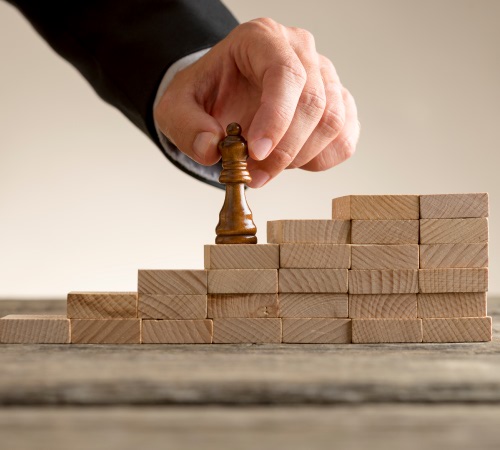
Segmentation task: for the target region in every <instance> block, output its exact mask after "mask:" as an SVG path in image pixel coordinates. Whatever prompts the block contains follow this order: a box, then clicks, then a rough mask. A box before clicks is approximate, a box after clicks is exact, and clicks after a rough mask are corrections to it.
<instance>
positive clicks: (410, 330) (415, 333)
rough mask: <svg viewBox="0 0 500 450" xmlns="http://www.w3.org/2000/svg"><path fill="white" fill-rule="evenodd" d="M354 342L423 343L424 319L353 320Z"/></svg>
mask: <svg viewBox="0 0 500 450" xmlns="http://www.w3.org/2000/svg"><path fill="white" fill-rule="evenodd" d="M352 342H353V343H354V344H382V343H398V342H402V343H403V342H422V319H352Z"/></svg>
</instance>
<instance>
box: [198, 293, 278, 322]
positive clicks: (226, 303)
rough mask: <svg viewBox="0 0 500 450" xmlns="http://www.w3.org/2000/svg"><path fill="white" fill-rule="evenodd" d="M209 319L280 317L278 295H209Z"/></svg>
mask: <svg viewBox="0 0 500 450" xmlns="http://www.w3.org/2000/svg"><path fill="white" fill-rule="evenodd" d="M207 317H209V318H225V317H278V294H209V295H208V313H207Z"/></svg>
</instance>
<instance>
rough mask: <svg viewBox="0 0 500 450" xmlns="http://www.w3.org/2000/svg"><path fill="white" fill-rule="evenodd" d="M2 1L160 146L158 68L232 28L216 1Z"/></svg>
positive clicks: (233, 23) (233, 21)
mask: <svg viewBox="0 0 500 450" xmlns="http://www.w3.org/2000/svg"><path fill="white" fill-rule="evenodd" d="M9 2H10V3H12V4H13V5H15V6H16V7H17V8H19V10H20V11H21V12H22V13H23V14H24V15H25V16H26V18H27V19H28V20H29V21H30V22H31V24H32V25H33V26H34V27H35V29H36V30H37V31H38V32H39V33H40V34H41V35H42V36H43V37H44V38H45V39H46V41H47V42H48V43H49V44H50V45H51V46H52V48H53V49H54V50H55V51H56V52H57V53H59V54H60V55H61V56H62V57H63V58H65V59H66V60H68V61H69V62H70V63H71V64H73V65H74V66H75V67H76V68H77V69H78V70H79V71H80V72H81V74H82V75H83V76H84V77H85V78H86V79H87V80H88V81H89V83H90V84H91V85H92V86H93V88H94V89H95V90H96V92H97V93H98V94H99V95H100V96H101V97H102V98H103V99H104V100H105V101H107V102H108V103H110V104H112V105H114V106H116V107H117V108H118V109H119V110H120V111H122V112H123V113H124V114H125V115H126V116H127V117H128V118H129V119H130V120H131V121H132V122H133V123H134V124H135V125H137V126H138V127H139V128H140V129H141V130H142V131H144V132H145V133H146V134H147V135H148V136H150V137H151V139H153V140H154V141H155V143H156V144H157V145H158V146H159V147H160V149H162V151H163V147H162V145H161V144H160V142H159V139H158V136H157V133H156V130H155V127H154V122H153V116H152V108H153V101H154V97H155V94H156V91H157V88H158V85H159V83H160V81H161V79H162V77H163V75H164V73H165V71H166V70H167V69H168V67H170V65H172V64H173V63H174V62H175V61H177V60H178V59H180V58H182V57H183V56H186V55H189V54H191V53H194V52H196V51H198V50H201V49H204V48H208V47H211V46H213V45H215V44H216V43H217V42H219V41H220V40H221V39H223V38H224V37H225V36H226V35H227V34H228V33H229V32H230V31H231V30H232V29H233V28H234V27H235V26H236V25H237V21H236V19H235V18H234V17H233V16H232V15H231V13H230V12H229V11H228V10H227V9H226V8H225V6H224V5H223V4H222V3H221V2H220V1H218V0H66V1H60V0H45V1H44V0H9ZM164 154H165V155H166V156H167V157H168V155H167V154H166V153H165V151H164ZM169 159H170V158H169ZM171 161H172V160H171ZM172 162H173V163H174V164H175V165H177V166H179V164H177V163H176V162H175V161H172ZM179 167H180V168H181V169H182V170H185V169H184V168H183V167H182V166H179ZM190 174H191V175H193V174H192V173H190ZM204 181H205V180H204Z"/></svg>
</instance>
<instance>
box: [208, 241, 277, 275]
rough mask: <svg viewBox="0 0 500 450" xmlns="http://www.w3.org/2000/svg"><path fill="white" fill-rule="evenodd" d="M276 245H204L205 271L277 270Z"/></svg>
mask: <svg viewBox="0 0 500 450" xmlns="http://www.w3.org/2000/svg"><path fill="white" fill-rule="evenodd" d="M279 261H280V248H279V245H278V244H258V245H247V244H242V245H234V244H218V245H205V269H278V268H279V266H280V265H279Z"/></svg>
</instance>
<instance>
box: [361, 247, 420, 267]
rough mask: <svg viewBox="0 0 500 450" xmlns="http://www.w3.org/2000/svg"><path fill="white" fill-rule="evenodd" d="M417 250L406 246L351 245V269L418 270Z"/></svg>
mask: <svg viewBox="0 0 500 450" xmlns="http://www.w3.org/2000/svg"><path fill="white" fill-rule="evenodd" d="M418 254H419V249H418V245H416V244H406V245H353V246H351V269H354V270H366V269H418V268H419V257H418Z"/></svg>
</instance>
